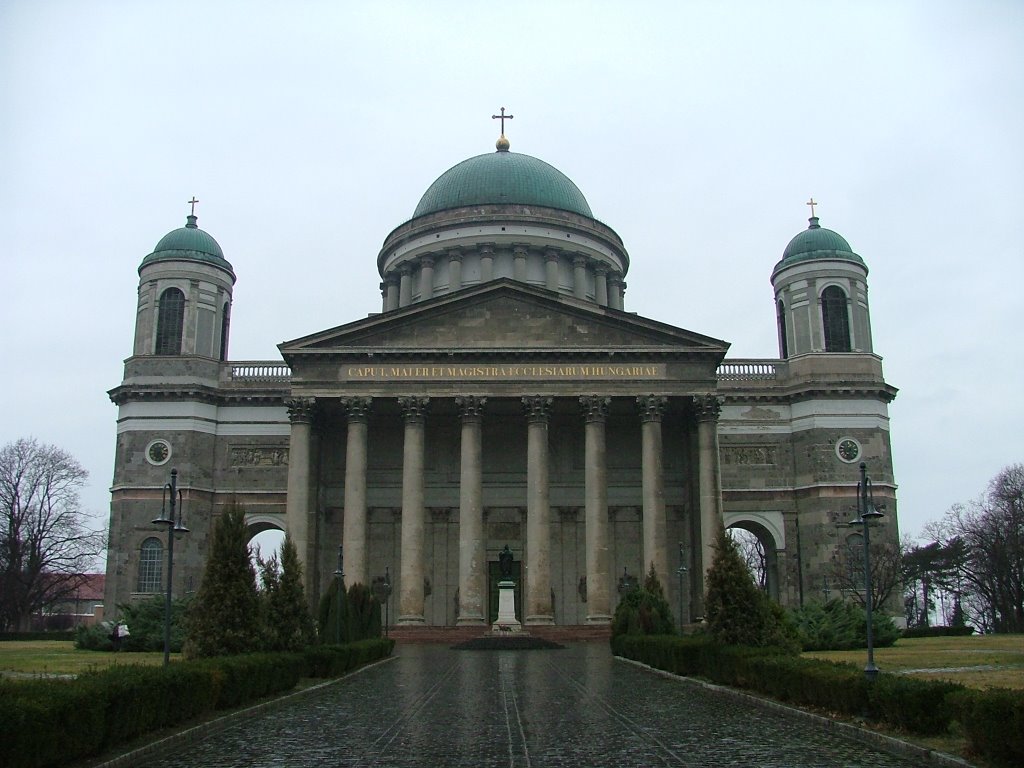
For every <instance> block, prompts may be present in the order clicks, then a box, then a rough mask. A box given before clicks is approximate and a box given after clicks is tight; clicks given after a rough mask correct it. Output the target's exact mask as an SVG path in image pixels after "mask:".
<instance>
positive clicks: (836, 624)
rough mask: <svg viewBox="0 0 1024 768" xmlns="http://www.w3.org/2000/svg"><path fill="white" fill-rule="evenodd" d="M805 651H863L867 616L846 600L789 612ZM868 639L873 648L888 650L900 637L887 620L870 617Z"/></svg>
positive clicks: (807, 605) (877, 614)
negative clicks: (860, 649)
mask: <svg viewBox="0 0 1024 768" xmlns="http://www.w3.org/2000/svg"><path fill="white" fill-rule="evenodd" d="M789 617H790V621H791V622H792V623H793V625H794V626H795V627H796V630H797V632H798V635H799V638H800V644H801V646H802V647H803V650H805V651H846V650H852V649H855V648H867V645H868V630H867V626H868V624H867V614H866V612H865V610H864V608H863V607H861V606H859V605H856V604H855V603H851V602H849V601H846V600H838V599H836V600H829V601H828V602H827V603H808V604H806V605H804V606H802V607H800V608H797V609H794V610H792V611H790V612H789ZM871 627H872V636H873V637H874V645H875V647H876V648H888V647H889V646H891V645H893V644H894V643H895V642H896V640H897V639H898V638H899V636H900V631H899V629H897V628H896V625H895V623H893V620H892V618H891V617H889V616H886V615H885V614H881V613H874V614H872V622H871Z"/></svg>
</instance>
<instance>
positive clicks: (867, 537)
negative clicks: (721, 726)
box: [850, 461, 884, 682]
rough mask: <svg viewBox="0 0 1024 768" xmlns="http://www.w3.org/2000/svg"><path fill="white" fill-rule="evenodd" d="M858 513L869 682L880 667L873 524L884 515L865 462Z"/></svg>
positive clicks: (876, 674)
mask: <svg viewBox="0 0 1024 768" xmlns="http://www.w3.org/2000/svg"><path fill="white" fill-rule="evenodd" d="M857 513H858V517H857V519H856V520H851V521H850V525H851V526H856V527H860V528H863V529H864V534H863V536H862V538H863V539H864V607H865V614H866V620H867V634H868V663H867V666H865V667H864V676H865V677H866V678H867V679H868V682H872V681H874V679H875V678H876V677H878V667H876V666H875V635H874V630H873V627H872V626H871V608H872V606H871V603H873V602H874V600H873V599H872V597H871V523H872V522H873V521H875V520H877V519H879V518H880V517H884V515H883V514H882V513H881V512H879V511H878V510H877V509H876V508H875V499H874V495H873V493H872V490H871V478H869V477H868V467H867V464H865V463H864V462H863V461H862V462H861V463H860V481H859V482H858V483H857Z"/></svg>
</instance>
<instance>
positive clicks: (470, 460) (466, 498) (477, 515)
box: [455, 396, 487, 626]
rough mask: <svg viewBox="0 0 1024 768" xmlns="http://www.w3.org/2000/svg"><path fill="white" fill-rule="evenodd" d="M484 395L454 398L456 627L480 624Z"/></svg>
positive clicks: (483, 560) (484, 577) (484, 562)
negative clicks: (458, 442)
mask: <svg viewBox="0 0 1024 768" xmlns="http://www.w3.org/2000/svg"><path fill="white" fill-rule="evenodd" d="M486 403H487V398H486V397H474V396H467V397H456V398H455V405H456V407H457V408H458V409H459V413H460V415H461V416H462V464H461V474H460V478H459V618H458V621H457V622H456V623H457V624H458V625H459V626H462V625H464V624H477V625H480V624H484V623H485V620H486V618H485V616H484V594H485V591H486V588H487V586H486V585H487V551H486V547H485V542H484V507H483V461H482V451H483V443H482V439H481V421H482V417H483V409H484V405H485V404H486Z"/></svg>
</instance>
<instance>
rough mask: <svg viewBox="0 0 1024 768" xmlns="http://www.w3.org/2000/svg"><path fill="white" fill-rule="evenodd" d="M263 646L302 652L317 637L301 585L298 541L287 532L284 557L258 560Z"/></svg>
mask: <svg viewBox="0 0 1024 768" xmlns="http://www.w3.org/2000/svg"><path fill="white" fill-rule="evenodd" d="M259 569H260V580H261V581H262V584H263V590H262V591H261V592H260V607H261V623H262V625H263V626H262V629H263V643H262V645H263V648H264V650H267V651H300V650H302V649H303V648H305V647H306V646H308V645H310V644H311V643H312V642H314V640H315V639H316V630H315V629H314V626H313V618H312V617H311V616H310V614H309V606H308V604H307V602H306V591H305V588H304V587H303V585H302V564H301V563H300V562H299V554H298V551H297V550H296V549H295V543H294V542H293V541H292V538H291V536H290V535H287V534H286V535H285V538H284V543H283V544H282V546H281V559H280V563H279V562H278V559H277V556H276V555H272V556H271V557H270V558H268V559H267V560H263V559H262V558H261V559H260V560H259Z"/></svg>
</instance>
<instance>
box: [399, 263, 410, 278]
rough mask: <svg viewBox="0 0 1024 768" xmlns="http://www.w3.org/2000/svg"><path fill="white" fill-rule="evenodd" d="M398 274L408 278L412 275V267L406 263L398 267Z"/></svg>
mask: <svg viewBox="0 0 1024 768" xmlns="http://www.w3.org/2000/svg"><path fill="white" fill-rule="evenodd" d="M398 274H400V275H401V276H402V277H406V276H408V275H411V274H412V265H411V264H410V263H409V262H407V261H406V262H404V263H402V264H399V266H398Z"/></svg>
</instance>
